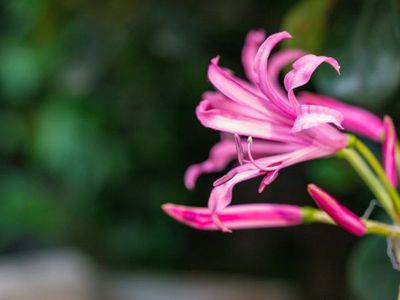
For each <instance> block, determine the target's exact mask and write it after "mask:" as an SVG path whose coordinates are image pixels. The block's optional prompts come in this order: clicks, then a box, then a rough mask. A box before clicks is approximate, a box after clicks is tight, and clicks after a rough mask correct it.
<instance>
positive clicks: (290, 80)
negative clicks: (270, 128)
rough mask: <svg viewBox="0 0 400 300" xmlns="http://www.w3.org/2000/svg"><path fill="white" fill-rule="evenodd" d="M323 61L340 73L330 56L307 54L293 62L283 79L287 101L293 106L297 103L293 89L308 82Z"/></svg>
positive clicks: (336, 63) (335, 62)
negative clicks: (291, 67)
mask: <svg viewBox="0 0 400 300" xmlns="http://www.w3.org/2000/svg"><path fill="white" fill-rule="evenodd" d="M324 62H326V63H328V64H330V65H331V66H332V67H333V68H334V69H335V70H336V71H337V72H338V73H339V74H340V71H339V69H340V66H339V64H338V62H337V61H336V60H335V59H334V58H332V57H327V56H316V55H313V54H307V55H304V56H302V57H301V58H299V59H298V60H296V61H295V62H294V64H293V69H292V70H291V71H290V72H289V73H287V74H286V76H285V79H284V84H285V88H286V90H287V92H288V97H289V101H290V103H291V105H292V106H293V107H296V106H297V105H298V102H297V99H296V96H295V95H294V92H293V90H294V89H295V88H297V87H300V86H303V85H305V84H306V83H307V82H309V81H310V78H311V75H312V73H314V71H315V69H316V68H317V67H318V66H319V65H320V64H322V63H324Z"/></svg>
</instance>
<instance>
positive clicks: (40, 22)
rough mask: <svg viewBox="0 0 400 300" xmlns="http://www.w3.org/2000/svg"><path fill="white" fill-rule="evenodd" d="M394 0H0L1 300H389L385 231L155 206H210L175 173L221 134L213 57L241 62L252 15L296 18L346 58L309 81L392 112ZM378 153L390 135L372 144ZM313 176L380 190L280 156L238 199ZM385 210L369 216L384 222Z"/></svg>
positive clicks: (344, 186) (271, 25) (287, 197)
mask: <svg viewBox="0 0 400 300" xmlns="http://www.w3.org/2000/svg"><path fill="white" fill-rule="evenodd" d="M399 9H400V8H399V3H398V2H397V1H396V0H393V1H392V0H385V1H378V0H365V1H360V0H358V1H340V0H336V1H335V0H301V1H295V0H281V1H265V0H251V1H249V0H239V1H228V0H221V1H177V0H176V1H162V0H146V1H144V0H142V1H139V0H114V1H77V0H70V1H50V0H36V1H27V0H13V1H2V2H1V3H0V160H1V163H0V253H1V255H0V299H24V300H29V299H77V300H89V299H108V300H130V299H135V300H153V299H154V300H157V299H161V300H164V299H178V300H180V299H218V300H224V299H276V300H280V299H282V300H285V299H289V300H290V299H311V300H314V299H315V300H317V299H367V300H375V299H380V300H381V299H383V298H382V295H385V296H384V298H385V299H395V295H396V287H397V284H398V280H399V279H400V276H399V274H398V273H396V272H394V271H392V270H391V267H390V263H389V261H388V259H387V257H386V250H385V249H386V245H385V241H384V240H383V239H371V238H363V239H356V238H354V237H353V236H351V235H350V234H349V233H347V232H344V231H343V230H341V229H338V228H333V227H329V226H325V225H309V226H302V227H298V228H284V229H268V230H267V229H266V230H247V231H236V232H234V233H233V234H223V233H220V232H200V231H195V230H192V229H190V228H187V227H184V226H182V225H181V224H178V223H176V222H175V221H173V220H172V219H170V218H168V217H167V216H166V215H165V214H164V213H163V212H162V211H161V209H160V206H161V204H162V203H165V202H175V203H180V204H187V205H196V206H205V205H206V202H207V198H208V194H209V192H210V190H211V187H212V182H213V180H215V179H216V178H218V177H219V176H220V175H221V174H222V173H221V174H213V175H209V176H203V177H201V178H200V180H199V183H198V186H197V188H196V190H195V191H193V192H189V191H187V190H186V189H185V187H184V185H183V174H184V171H185V169H186V167H187V166H188V165H190V164H191V163H195V162H199V161H201V160H204V159H205V158H206V157H207V155H208V150H209V148H210V147H211V146H212V145H213V143H215V142H216V141H217V140H218V138H219V136H218V134H217V133H216V132H212V131H211V130H208V129H205V128H203V127H202V126H201V125H200V124H199V122H198V121H197V120H196V117H195V114H194V109H195V107H196V105H197V103H198V102H199V100H200V96H201V94H202V92H204V91H205V90H207V89H210V88H211V86H210V84H209V83H208V81H207V79H206V69H207V65H208V63H209V60H210V58H212V57H214V56H215V55H217V54H220V55H221V57H222V64H223V65H224V66H227V67H230V68H232V69H233V70H234V71H235V72H236V73H237V74H239V75H242V74H243V72H242V69H241V65H240V51H241V47H242V43H243V39H244V37H245V35H246V33H247V31H248V30H250V29H259V28H261V29H265V30H266V32H267V33H268V34H271V33H274V32H277V31H279V30H283V29H284V30H288V31H289V32H290V33H291V34H292V35H293V36H294V39H293V40H292V41H289V42H287V43H283V45H282V47H299V48H302V49H306V50H308V51H311V52H313V53H316V54H320V55H331V56H334V57H336V58H337V59H338V60H339V62H340V63H341V65H342V68H341V71H342V75H341V76H340V77H337V76H336V75H335V74H334V72H330V71H329V69H328V68H325V67H322V68H321V69H320V70H319V71H317V72H316V73H315V75H314V77H313V81H312V83H311V84H309V85H308V86H307V89H309V90H313V91H317V92H320V93H323V94H327V95H330V96H335V97H337V98H339V99H341V100H343V101H346V102H349V103H353V104H357V105H360V106H362V107H365V108H368V109H371V110H373V111H374V112H376V113H377V114H378V115H380V116H383V115H384V114H391V115H392V116H393V117H394V118H395V120H396V121H398V112H399V110H400V106H399V103H400V102H399V101H398V100H399V96H400V92H399V82H400V21H399V19H400V15H399V14H400V10H399ZM370 145H371V147H373V149H374V150H375V151H376V153H377V154H379V151H380V146H379V145H375V144H370ZM309 182H314V183H316V184H319V185H321V186H323V187H324V188H326V189H328V190H329V191H330V192H332V193H333V194H335V196H337V197H338V198H339V199H340V200H341V201H342V202H343V203H344V204H345V205H346V206H348V207H349V208H351V209H353V210H354V211H355V212H357V213H358V214H359V215H362V214H363V213H364V211H365V210H366V209H367V207H368V205H369V202H370V201H371V200H372V195H371V194H369V193H368V191H367V190H366V189H365V188H364V187H363V184H362V182H361V181H360V180H359V179H358V178H357V176H355V174H354V173H353V172H352V170H350V169H349V168H348V166H347V165H346V164H345V163H344V162H342V161H339V160H337V159H323V160H320V161H314V162H310V163H305V164H302V165H300V166H295V167H292V168H290V169H285V170H284V171H283V172H282V173H281V176H280V177H279V179H278V180H277V181H276V182H275V183H274V184H273V185H272V186H271V187H269V188H268V189H267V190H266V191H265V192H264V193H263V194H261V195H259V194H257V188H256V186H257V181H256V182H254V181H253V182H249V183H244V184H240V185H239V186H238V187H237V188H236V190H235V191H236V192H235V196H234V201H235V202H236V203H245V202H274V203H292V204H301V205H313V203H312V201H311V199H310V198H309V197H308V196H307V193H306V184H307V183H309ZM380 215H381V210H380V208H379V207H377V208H376V209H375V211H374V214H373V217H376V218H380V217H381V216H380Z"/></svg>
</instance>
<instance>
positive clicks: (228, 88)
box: [208, 57, 288, 123]
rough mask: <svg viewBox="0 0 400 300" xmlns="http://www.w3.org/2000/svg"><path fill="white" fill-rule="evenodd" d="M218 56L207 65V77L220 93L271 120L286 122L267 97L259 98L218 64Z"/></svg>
mask: <svg viewBox="0 0 400 300" xmlns="http://www.w3.org/2000/svg"><path fill="white" fill-rule="evenodd" d="M218 60H219V58H218V57H216V58H214V59H212V60H211V64H210V65H209V67H208V79H209V80H210V82H211V83H212V84H213V85H214V87H215V88H216V89H218V90H219V91H220V92H221V93H222V94H224V95H225V96H226V97H228V98H229V99H231V100H232V101H234V102H236V103H238V104H241V105H242V106H245V107H250V108H252V109H254V110H257V111H259V112H261V113H263V114H264V115H265V116H266V117H268V119H269V120H270V121H271V122H277V123H287V122H288V120H287V119H286V118H285V117H283V116H282V115H281V114H279V113H278V112H277V110H276V108H275V107H274V105H272V104H271V103H270V102H269V101H268V99H265V98H261V97H260V96H259V95H257V94H255V93H253V92H252V91H251V90H250V89H249V88H247V87H246V86H245V85H243V84H242V83H241V82H240V80H238V79H236V78H235V77H234V76H233V75H232V74H230V73H229V72H227V71H226V70H223V69H222V68H220V67H219V66H218Z"/></svg>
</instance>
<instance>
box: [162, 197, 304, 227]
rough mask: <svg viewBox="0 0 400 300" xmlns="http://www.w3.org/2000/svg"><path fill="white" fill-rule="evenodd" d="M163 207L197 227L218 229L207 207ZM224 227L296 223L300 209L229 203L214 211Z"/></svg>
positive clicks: (287, 206) (181, 219)
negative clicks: (220, 209) (225, 206)
mask: <svg viewBox="0 0 400 300" xmlns="http://www.w3.org/2000/svg"><path fill="white" fill-rule="evenodd" d="M162 208H163V210H164V211H165V212H166V213H167V214H168V215H170V216H171V217H172V218H174V219H175V220H177V221H179V222H182V223H184V224H186V225H188V226H190V227H193V228H195V229H200V230H219V229H220V228H219V227H218V226H217V225H215V223H214V220H213V218H212V214H211V212H210V210H209V209H208V208H203V207H190V206H182V205H175V204H169V203H167V204H164V205H163V206H162ZM218 217H219V219H220V220H221V222H223V223H224V224H225V225H226V226H227V227H228V228H231V229H249V228H270V227H286V226H296V225H300V224H301V223H302V220H303V212H302V209H301V208H300V207H298V206H294V205H284V204H246V205H232V206H230V207H227V208H225V209H224V210H222V211H220V212H219V213H218Z"/></svg>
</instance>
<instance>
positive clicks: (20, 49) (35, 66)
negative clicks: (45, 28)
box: [0, 42, 44, 103]
mask: <svg viewBox="0 0 400 300" xmlns="http://www.w3.org/2000/svg"><path fill="white" fill-rule="evenodd" d="M43 75H44V74H43V70H42V68H41V63H40V59H39V56H38V54H37V53H36V52H35V50H34V48H33V47H32V46H31V45H29V44H24V43H21V42H20V43H16V42H8V43H5V44H3V45H2V47H1V49H0V82H1V92H2V93H3V95H4V96H5V99H4V97H3V101H4V100H7V101H9V102H12V103H21V102H24V101H26V100H27V99H29V98H28V97H29V96H31V95H32V94H33V93H34V92H35V91H36V90H37V89H38V87H39V85H40V83H41V80H42V79H43Z"/></svg>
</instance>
